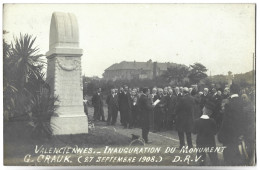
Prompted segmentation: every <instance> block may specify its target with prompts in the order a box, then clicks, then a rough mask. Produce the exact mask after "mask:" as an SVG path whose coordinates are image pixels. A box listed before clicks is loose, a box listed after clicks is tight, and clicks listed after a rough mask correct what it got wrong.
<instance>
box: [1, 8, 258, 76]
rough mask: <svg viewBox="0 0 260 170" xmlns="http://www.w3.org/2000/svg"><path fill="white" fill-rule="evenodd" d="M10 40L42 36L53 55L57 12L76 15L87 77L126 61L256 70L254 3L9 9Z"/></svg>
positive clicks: (212, 70) (5, 22)
mask: <svg viewBox="0 0 260 170" xmlns="http://www.w3.org/2000/svg"><path fill="white" fill-rule="evenodd" d="M3 12H4V13H3V29H4V30H7V31H8V32H9V33H8V34H6V35H5V36H4V38H5V39H6V40H7V41H8V42H11V41H12V39H13V37H17V36H19V34H20V33H22V34H26V33H28V34H31V35H33V36H36V37H37V39H36V42H35V45H37V46H38V47H39V49H40V53H42V54H45V53H46V52H47V51H48V50H49V31H50V22H51V16H52V13H53V12H70V13H73V14H75V16H76V17H77V20H78V25H79V34H80V48H82V49H83V51H84V52H83V56H82V72H83V74H85V75H86V76H99V77H102V74H103V73H104V70H105V69H106V68H108V67H109V66H111V65H112V64H114V63H120V62H121V61H134V60H135V61H148V60H149V59H151V60H152V61H157V62H174V63H178V64H185V65H187V66H189V65H191V64H193V63H195V62H200V63H202V64H203V65H204V66H206V68H208V70H209V71H208V74H211V75H217V74H227V72H228V71H231V72H233V74H237V73H245V72H248V71H251V70H252V69H253V53H254V52H255V6H254V5H253V4H5V6H4V10H3Z"/></svg>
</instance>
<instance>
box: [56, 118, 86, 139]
mask: <svg viewBox="0 0 260 170" xmlns="http://www.w3.org/2000/svg"><path fill="white" fill-rule="evenodd" d="M51 127H52V130H53V135H70V134H84V133H88V117H87V116H84V115H82V116H81V115H79V116H75V115H74V116H52V118H51Z"/></svg>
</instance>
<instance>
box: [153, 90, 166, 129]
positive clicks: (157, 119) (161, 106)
mask: <svg viewBox="0 0 260 170" xmlns="http://www.w3.org/2000/svg"><path fill="white" fill-rule="evenodd" d="M157 97H158V98H157V99H156V100H160V102H159V103H158V104H157V105H156V106H155V108H154V131H155V132H157V131H161V129H162V127H163V118H164V116H165V112H166V109H165V108H166V98H165V97H166V96H164V95H163V89H162V88H159V89H158V96H157Z"/></svg>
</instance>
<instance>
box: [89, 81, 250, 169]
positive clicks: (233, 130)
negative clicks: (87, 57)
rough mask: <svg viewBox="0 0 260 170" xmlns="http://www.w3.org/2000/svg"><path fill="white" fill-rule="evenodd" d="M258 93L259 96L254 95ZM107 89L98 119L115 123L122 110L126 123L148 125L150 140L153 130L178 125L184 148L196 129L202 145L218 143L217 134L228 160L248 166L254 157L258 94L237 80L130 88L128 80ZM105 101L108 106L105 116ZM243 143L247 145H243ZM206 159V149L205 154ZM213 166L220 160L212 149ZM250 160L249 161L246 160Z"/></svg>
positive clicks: (98, 99) (97, 97)
mask: <svg viewBox="0 0 260 170" xmlns="http://www.w3.org/2000/svg"><path fill="white" fill-rule="evenodd" d="M252 96H253V97H252ZM103 97H104V96H103V95H102V90H101V88H98V90H97V92H96V93H95V94H94V95H93V97H92V105H93V107H94V116H93V119H94V121H106V123H107V125H115V124H116V122H117V117H118V112H119V113H120V123H121V125H122V126H123V128H129V129H131V128H136V127H140V128H142V137H143V139H144V141H145V142H146V143H149V142H150V141H149V140H148V133H149V131H150V129H151V130H153V131H154V132H159V131H166V130H173V129H174V130H176V131H177V132H178V137H179V141H180V149H181V148H182V147H184V146H185V137H184V136H185V135H186V142H187V146H188V148H192V147H193V144H192V135H191V134H192V133H194V134H197V139H196V146H197V147H216V142H215V135H217V137H218V140H219V142H220V143H222V144H223V146H225V147H226V149H225V150H224V153H223V157H224V161H225V165H245V164H247V162H248V160H250V158H252V157H253V156H254V149H255V148H254V146H255V111H254V109H255V108H254V104H255V103H254V101H253V100H254V95H252V94H249V93H248V90H247V89H242V90H241V89H240V88H239V86H238V85H236V84H232V85H231V86H230V88H229V87H226V88H225V89H224V90H223V91H222V90H221V89H216V88H212V89H208V88H204V89H203V91H198V87H197V86H192V87H190V88H188V87H170V86H169V87H164V88H157V87H154V88H152V89H149V88H142V89H139V88H129V87H128V86H127V85H125V86H124V87H120V88H114V89H111V93H110V94H109V95H108V96H107V98H106V99H104V98H103ZM103 101H105V102H106V104H107V107H108V114H107V119H105V116H104V110H103V105H104V103H103ZM241 142H245V145H246V146H248V147H247V148H246V149H247V150H245V149H244V150H243V149H242V150H241V148H240V149H239V147H238V146H239V145H240V144H241ZM200 154H201V156H202V159H201V160H202V161H201V162H200V165H204V164H205V159H206V154H205V153H200ZM209 157H210V160H211V163H212V165H217V164H218V158H217V153H209ZM246 161H247V162H246Z"/></svg>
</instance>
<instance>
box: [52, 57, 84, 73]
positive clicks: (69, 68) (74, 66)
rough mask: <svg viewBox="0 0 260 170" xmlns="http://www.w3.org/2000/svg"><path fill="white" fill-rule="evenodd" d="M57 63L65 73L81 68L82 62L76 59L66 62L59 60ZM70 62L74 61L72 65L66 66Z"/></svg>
mask: <svg viewBox="0 0 260 170" xmlns="http://www.w3.org/2000/svg"><path fill="white" fill-rule="evenodd" d="M56 61H57V63H58V66H59V68H61V69H62V70H65V71H73V70H77V69H79V68H80V61H78V60H76V59H74V60H66V61H64V59H61V58H57V60H56ZM68 61H72V62H71V63H70V64H64V63H68Z"/></svg>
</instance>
